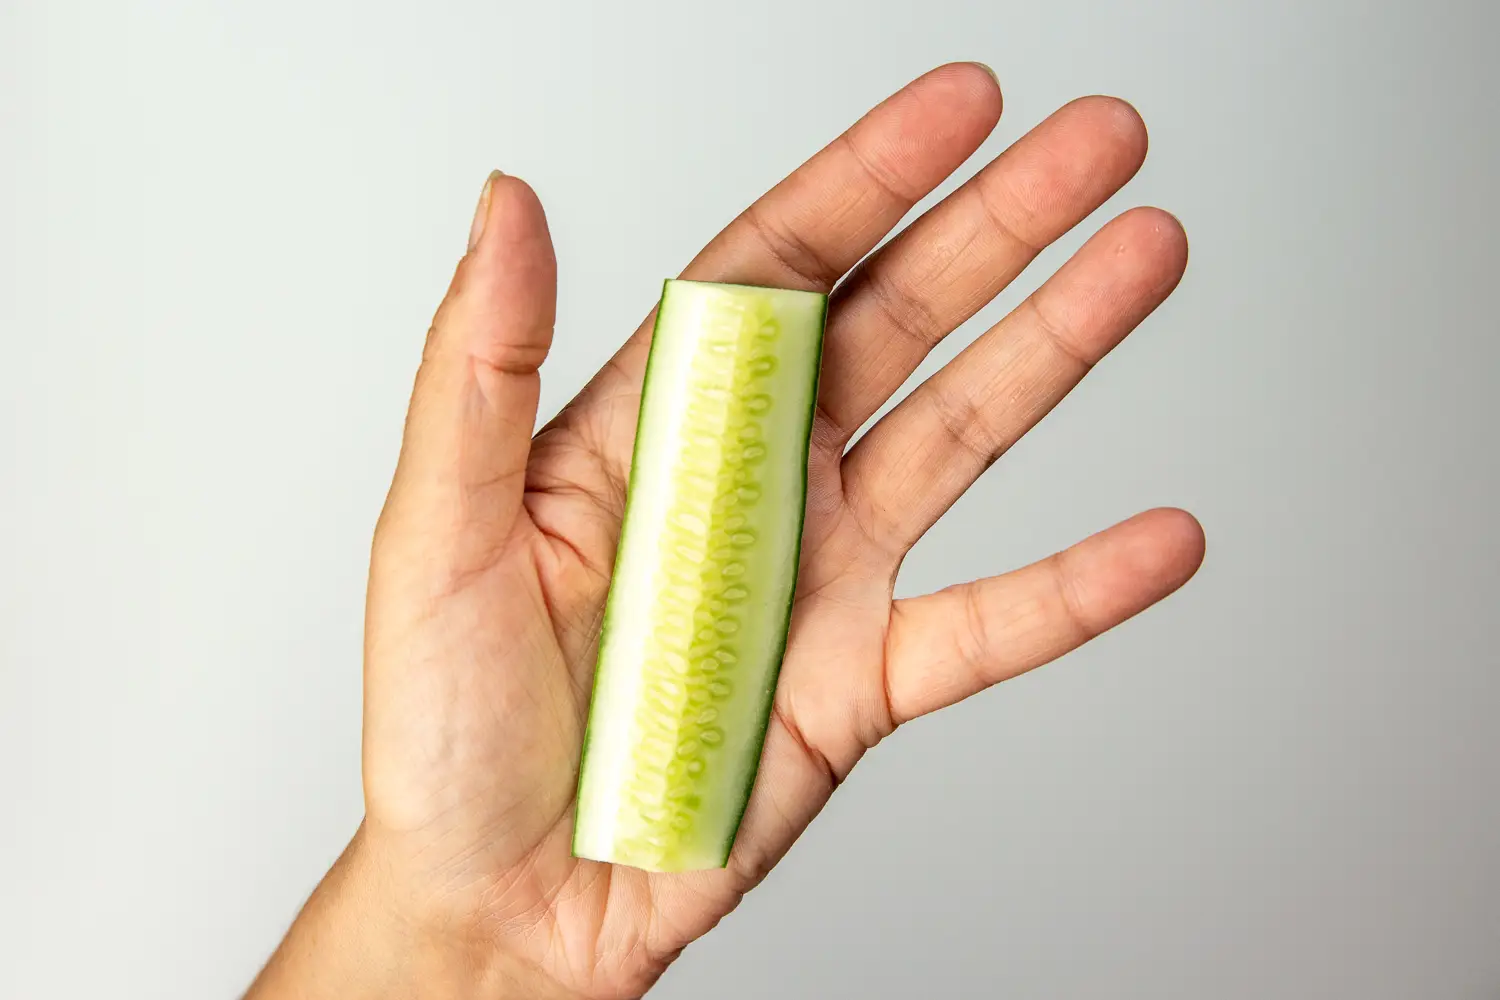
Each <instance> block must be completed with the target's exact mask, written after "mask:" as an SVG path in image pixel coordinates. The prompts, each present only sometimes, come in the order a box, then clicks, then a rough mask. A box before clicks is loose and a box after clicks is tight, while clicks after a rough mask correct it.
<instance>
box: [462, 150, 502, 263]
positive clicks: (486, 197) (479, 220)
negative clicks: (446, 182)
mask: <svg viewBox="0 0 1500 1000" xmlns="http://www.w3.org/2000/svg"><path fill="white" fill-rule="evenodd" d="M504 176H505V175H504V174H502V173H501V172H500V171H498V170H491V171H490V175H489V177H487V178H485V181H484V190H483V191H481V192H479V207H478V208H476V209H474V221H473V222H472V223H471V224H470V225H469V252H470V253H473V252H474V248H475V247H477V246H478V245H479V239H480V237H482V236H483V235H484V224H485V223H486V222H487V221H489V217H490V194H491V193H492V192H493V191H494V190H495V181H496V179H497V178H500V177H504Z"/></svg>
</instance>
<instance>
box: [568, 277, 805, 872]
mask: <svg viewBox="0 0 1500 1000" xmlns="http://www.w3.org/2000/svg"><path fill="white" fill-rule="evenodd" d="M826 309H827V297H826V296H824V295H821V294H818V293H816V292H804V291H793V290H789V289H777V288H760V287H755V286H748V285H728V284H715V283H710V282H697V281H681V280H674V281H668V282H667V283H666V285H665V287H664V289H663V293H662V299H661V304H660V307H659V309H658V311H657V319H656V330H655V333H654V335H653V338H652V342H651V353H650V359H649V361H648V364H647V370H646V378H645V385H644V387H643V391H642V396H641V413H640V424H639V427H638V429H637V432H636V442H635V457H634V462H633V464H632V467H631V472H630V483H629V489H628V493H627V501H626V509H625V521H624V525H623V528H622V531H621V540H620V548H619V552H618V555H617V557H616V565H615V572H614V575H613V578H612V581H611V585H610V594H609V601H608V605H607V607H606V610H605V619H604V627H603V631H602V634H601V638H600V646H599V662H598V669H597V673H596V675H595V679H594V696H593V701H592V703H591V705H590V710H589V724H588V731H587V735H586V737H585V741H584V748H583V763H582V766H581V772H580V775H579V788H578V819H577V826H576V828H575V832H574V840H573V853H574V854H575V855H576V856H578V857H581V858H590V859H593V860H596V861H608V862H613V863H616V864H624V865H630V866H633V867H636V868H644V869H647V870H650V871H687V870H694V869H703V868H722V867H723V866H724V865H725V864H726V863H727V861H728V859H729V852H730V849H731V848H732V847H733V845H734V838H735V834H736V832H737V829H738V827H739V822H740V817H741V816H742V815H743V813H744V810H745V804H746V802H747V800H748V798H749V794H750V787H751V785H752V784H753V782H754V780H755V774H756V770H757V768H758V766H759V762H760V751H761V743H762V741H763V740H764V738H765V729H766V719H767V716H768V714H769V712H770V706H771V698H772V695H773V693H774V691H775V687H776V675H777V672H778V671H779V669H780V666H781V656H782V652H783V650H784V649H785V645H786V630H787V622H788V618H789V615H790V608H791V600H792V593H793V590H794V589H795V587H796V579H797V560H798V552H799V547H800V543H801V534H802V515H803V510H804V506H805V504H806V495H807V447H808V435H809V433H810V431H811V426H812V413H813V407H814V402H815V398H816V393H817V376H818V363H819V356H820V352H821V348H822V339H823V319H824V314H825V312H826Z"/></svg>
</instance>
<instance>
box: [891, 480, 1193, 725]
mask: <svg viewBox="0 0 1500 1000" xmlns="http://www.w3.org/2000/svg"><path fill="white" fill-rule="evenodd" d="M1203 546H1204V541H1203V529H1202V528H1201V527H1200V526H1199V524H1198V522H1197V521H1196V520H1195V519H1194V518H1193V516H1192V515H1191V514H1188V513H1187V512H1185V511H1180V510H1173V509H1161V510H1151V511H1146V512H1145V513H1143V514H1137V515H1136V516H1135V517H1132V518H1130V519H1129V520H1128V521H1124V522H1122V523H1120V524H1117V525H1115V526H1114V527H1112V528H1108V529H1106V530H1105V531H1101V532H1100V533H1099V534H1097V535H1093V536H1091V537H1089V538H1086V539H1084V540H1083V541H1081V542H1079V543H1078V544H1077V545H1074V546H1073V547H1071V548H1069V549H1066V550H1064V551H1062V552H1059V553H1057V554H1056V555H1053V556H1051V557H1049V558H1047V559H1043V560H1042V561H1041V562H1037V563H1033V564H1031V565H1030V566H1026V567H1023V568H1022V569H1018V570H1015V571H1014V572H1011V573H1006V574H1005V575H1003V576H994V577H988V578H986V579H983V580H975V581H973V582H972V583H964V584H959V585H957V586H953V587H948V588H946V589H944V590H940V591H938V592H937V593H935V594H927V595H925V596H922V597H912V598H906V599H903V600H900V601H897V602H896V604H895V607H894V610H893V612H892V615H891V625H890V633H889V639H888V643H887V656H886V664H885V670H886V691H887V692H888V694H889V697H890V708H891V715H892V718H893V720H894V721H895V723H896V724H898V725H899V724H900V723H903V722H908V721H910V720H912V719H915V718H917V717H918V716H921V715H926V714H927V713H928V712H935V711H937V710H938V709H940V708H945V707H947V706H948V705H952V704H954V703H955V702H959V701H962V700H963V699H965V698H967V697H969V696H970V695H972V694H975V693H977V692H979V691H982V690H984V689H985V688H987V687H989V686H990V685H992V684H997V683H999V682H1000V681H1003V680H1008V679H1009V678H1011V677H1014V676H1016V675H1017V674H1021V673H1025V672H1026V671H1028V670H1031V669H1032V668H1034V667H1039V666H1041V665H1042V664H1044V663H1048V662H1050V661H1051V660H1055V659H1057V658H1058V657H1059V656H1062V655H1063V654H1064V653H1067V652H1069V651H1071V650H1073V649H1076V648H1077V647H1079V646H1081V645H1083V644H1084V643H1085V642H1087V641H1089V640H1090V639H1092V638H1094V637H1095V636H1097V635H1099V634H1100V633H1101V632H1105V631H1107V630H1109V629H1111V628H1113V627H1115V626H1116V625H1118V624H1120V623H1121V622H1123V621H1125V620H1126V619H1127V618H1130V617H1131V616H1133V615H1135V614H1137V613H1139V612H1141V611H1144V610H1145V609H1146V608H1148V607H1150V606H1151V605H1153V604H1155V603H1156V602H1157V601H1159V600H1161V599H1162V598H1164V597H1166V596H1167V595H1168V594H1170V593H1172V592H1173V591H1175V590H1176V589H1177V588H1178V587H1181V586H1182V585H1183V584H1184V583H1186V582H1187V581H1188V580H1189V579H1190V578H1191V577H1192V575H1193V574H1194V573H1195V572H1197V569H1198V566H1199V564H1201V563H1202V562H1203Z"/></svg>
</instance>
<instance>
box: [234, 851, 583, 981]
mask: <svg viewBox="0 0 1500 1000" xmlns="http://www.w3.org/2000/svg"><path fill="white" fill-rule="evenodd" d="M293 997H295V998H297V1000H321V998H324V997H328V998H330V1000H332V998H335V997H336V998H338V1000H396V998H400V1000H428V998H431V1000H512V998H522V997H525V998H527V1000H554V998H555V1000H573V997H572V995H571V994H569V993H568V992H567V991H565V990H563V989H561V988H560V987H559V986H558V985H557V984H556V983H555V982H554V981H552V980H551V979H550V978H548V977H547V976H545V975H544V974H542V973H541V972H540V971H539V970H537V969H535V968H533V967H531V966H530V965H529V964H527V963H525V962H523V961H521V960H519V959H517V958H515V957H514V956H511V955H508V954H506V953H505V952H504V951H503V950H502V949H500V948H499V947H497V946H496V945H495V944H494V943H493V942H490V941H485V940H481V939H479V938H478V936H477V935H473V934H465V933H460V932H458V931H456V930H454V929H448V928H438V927H433V926H430V925H426V924H423V923H422V922H421V921H419V920H416V919H413V918H412V917H411V916H410V915H409V914H407V913H406V912H404V909H403V907H402V905H401V903H400V894H399V893H398V892H396V891H395V889H394V886H393V885H392V879H391V878H390V876H389V874H388V870H387V869H386V867H385V866H384V865H383V864H381V861H380V858H379V856H378V852H377V851H376V849H375V848H374V846H373V845H372V844H371V843H370V840H369V837H368V835H367V832H366V830H365V828H364V826H363V825H362V826H361V827H360V829H359V831H358V832H356V833H355V835H354V838H353V839H352V840H351V841H350V843H349V846H348V847H347V848H345V850H344V853H343V854H342V855H340V857H339V859H338V861H337V862H335V863H334V865H333V867H332V868H331V869H330V870H329V872H328V874H327V875H326V876H325V877H324V879H323V881H322V882H321V883H320V884H319V885H318V887H317V889H316V890H315V891H314V892H313V894H312V896H311V897H310V898H309V899H308V901H307V903H306V905H305V906H304V907H303V909H302V912H301V913H300V914H298V916H297V919H296V921H295V922H294V923H293V925H292V928H291V930H290V931H289V932H288V933H287V935H286V938H285V939H284V940H283V941H282V943H281V945H280V947H279V948H277V950H276V953H275V954H274V955H273V956H272V957H271V960H270V962H268V963H267V965H266V967H265V969H264V970H263V971H262V972H261V974H260V976H259V977H257V978H256V980H255V982H254V984H252V986H251V987H250V991H249V992H248V993H247V994H246V996H245V1000H282V998H288V1000H289V998H293Z"/></svg>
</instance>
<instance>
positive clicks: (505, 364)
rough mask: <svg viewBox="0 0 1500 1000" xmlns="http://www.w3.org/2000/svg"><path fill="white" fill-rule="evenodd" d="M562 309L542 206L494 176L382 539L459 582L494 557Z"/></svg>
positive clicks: (420, 385)
mask: <svg viewBox="0 0 1500 1000" xmlns="http://www.w3.org/2000/svg"><path fill="white" fill-rule="evenodd" d="M556 303H557V262H556V258H555V257H554V255H553V250H552V238H551V236H550V234H549V233H548V231H547V219H546V216H545V215H544V213H543V212H542V205H541V202H540V201H538V200H537V196H536V194H535V192H533V191H532V190H531V188H530V187H529V186H527V184H526V183H525V182H524V181H522V180H519V179H517V178H514V177H507V176H505V175H504V174H502V173H500V172H499V171H496V172H494V173H492V174H491V175H490V177H489V179H488V180H487V181H486V182H485V186H484V190H483V192H482V194H481V195H480V199H479V206H478V208H477V210H476V211H475V215H474V222H473V225H472V228H471V229H470V235H469V250H468V253H467V254H465V256H464V258H463V260H461V261H460V262H459V265H458V270H457V272H456V273H455V274H454V276H453V282H452V284H451V285H450V286H449V289H448V294H447V297H446V298H445V299H444V300H443V304H442V305H441V306H440V307H439V308H438V311H437V315H436V317H435V318H434V319H433V323H432V328H431V329H430V330H429V331H428V334H427V343H426V346H425V348H424V349H423V352H422V364H421V367H420V369H419V370H418V372H417V379H416V385H415V387H414V389H413V391H412V399H411V406H410V408H409V410H408V412H407V417H406V430H405V434H404V436H403V439H402V443H401V457H400V460H399V461H398V463H397V468H396V475H395V481H394V482H393V483H392V486H391V493H390V496H389V497H388V498H387V501H386V509H385V511H384V512H383V513H382V515H381V526H380V531H379V534H380V535H381V536H389V535H390V534H391V533H393V532H394V533H396V534H398V535H400V536H402V537H403V538H404V539H405V540H408V541H410V542H412V543H413V544H414V545H416V546H417V547H418V550H419V551H420V553H421V554H422V556H423V558H424V561H431V560H434V559H436V560H438V561H439V563H440V564H441V565H443V567H444V568H445V569H446V570H447V571H448V572H450V573H453V574H456V575H460V576H466V575H468V574H469V573H471V572H474V571H475V570H476V569H481V568H483V567H484V566H485V565H488V564H489V562H490V561H492V560H493V559H494V558H495V557H496V556H497V555H498V553H499V551H500V549H501V547H502V546H503V545H504V544H505V542H506V540H507V539H508V538H509V537H510V535H511V529H512V528H513V527H514V525H515V522H516V518H517V516H518V515H519V513H520V511H521V497H522V492H523V489H524V486H525V476H526V459H527V455H528V454H529V452H530V448H531V435H532V430H533V428H534V425H535V422H536V407H537V397H538V394H539V392H540V387H541V381H540V377H539V376H538V373H537V369H538V368H539V367H540V366H541V363H542V361H543V360H544V359H545V358H546V356H547V350H548V348H549V347H550V346H551V344H552V325H553V320H554V318H555V315H556ZM391 540H393V539H391ZM398 547H400V546H398Z"/></svg>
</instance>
